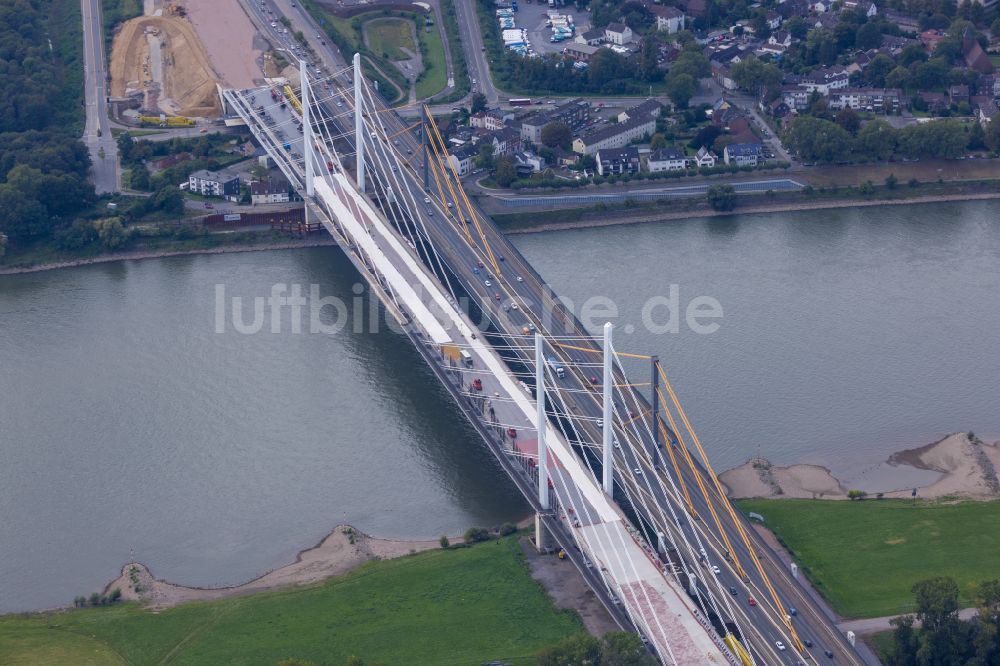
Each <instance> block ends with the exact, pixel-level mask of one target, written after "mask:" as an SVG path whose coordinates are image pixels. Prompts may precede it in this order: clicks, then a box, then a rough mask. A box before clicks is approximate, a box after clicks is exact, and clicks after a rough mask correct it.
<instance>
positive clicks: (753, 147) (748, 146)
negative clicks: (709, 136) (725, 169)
mask: <svg viewBox="0 0 1000 666" xmlns="http://www.w3.org/2000/svg"><path fill="white" fill-rule="evenodd" d="M723 157H724V159H725V160H726V164H735V165H736V166H757V165H758V164H760V163H761V162H763V161H764V146H762V145H761V144H759V143H731V144H729V145H728V146H726V149H725V151H724V152H723Z"/></svg>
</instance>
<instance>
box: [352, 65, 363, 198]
mask: <svg viewBox="0 0 1000 666" xmlns="http://www.w3.org/2000/svg"><path fill="white" fill-rule="evenodd" d="M362 76H363V74H362V73H361V54H360V53H355V54H354V155H355V158H356V162H355V168H356V179H357V183H358V190H359V191H361V192H364V191H365V120H364V117H363V113H364V111H363V109H364V105H363V102H364V99H363V98H362V95H361V86H362V85H364V82H363V79H362Z"/></svg>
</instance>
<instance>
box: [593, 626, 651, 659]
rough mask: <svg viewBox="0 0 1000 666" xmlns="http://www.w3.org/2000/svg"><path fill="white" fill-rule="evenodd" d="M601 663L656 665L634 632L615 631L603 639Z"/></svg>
mask: <svg viewBox="0 0 1000 666" xmlns="http://www.w3.org/2000/svg"><path fill="white" fill-rule="evenodd" d="M601 643H602V644H601V664H602V665H603V664H606V665H607V666H612V665H614V666H655V664H658V663H659V662H658V661H657V660H656V659H654V658H653V656H652V655H650V654H649V652H647V651H646V647H645V646H644V645H643V644H642V641H641V640H640V639H639V636H638V635H636V634H634V633H632V632H625V631H613V632H610V633H607V634H605V635H604V637H603V638H602V639H601Z"/></svg>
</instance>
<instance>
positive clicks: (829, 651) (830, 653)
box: [823, 650, 833, 659]
mask: <svg viewBox="0 0 1000 666" xmlns="http://www.w3.org/2000/svg"><path fill="white" fill-rule="evenodd" d="M823 654H825V655H826V656H827V657H829V658H830V659H833V652H832V651H831V650H823Z"/></svg>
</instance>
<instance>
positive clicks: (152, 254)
mask: <svg viewBox="0 0 1000 666" xmlns="http://www.w3.org/2000/svg"><path fill="white" fill-rule="evenodd" d="M336 244H337V242H336V241H335V240H333V238H329V237H320V238H310V239H306V240H299V241H288V242H286V243H266V244H261V245H222V246H219V247H210V248H204V249H197V250H150V251H137V252H117V253H114V254H102V255H101V256H99V257H91V258H89V259H75V260H73V261H57V262H54V263H50V264H37V265H34V266H18V267H12V268H3V267H0V275H16V274H19V273H37V272H39V271H52V270H56V269H58V268H75V267H77V266H90V265H92V264H106V263H108V262H111V261H130V260H134V259H160V258H163V257H179V256H182V255H186V254H227V253H230V252H261V251H265V250H295V249H298V248H303V247H327V246H331V245H334V246H335V245H336Z"/></svg>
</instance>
